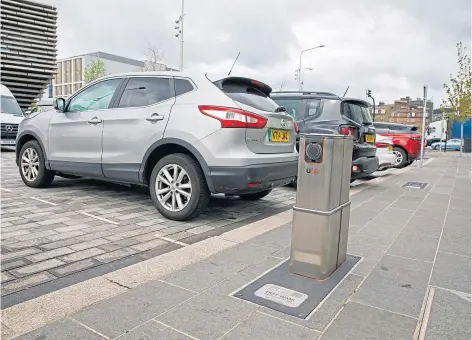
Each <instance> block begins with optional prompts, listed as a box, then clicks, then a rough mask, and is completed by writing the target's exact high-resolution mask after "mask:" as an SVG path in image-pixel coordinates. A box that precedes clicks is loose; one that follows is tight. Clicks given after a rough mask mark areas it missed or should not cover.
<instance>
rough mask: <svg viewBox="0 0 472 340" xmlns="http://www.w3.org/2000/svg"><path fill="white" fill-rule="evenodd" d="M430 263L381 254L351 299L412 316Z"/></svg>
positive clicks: (415, 314) (429, 269)
mask: <svg viewBox="0 0 472 340" xmlns="http://www.w3.org/2000/svg"><path fill="white" fill-rule="evenodd" d="M431 267H432V264H429V263H426V262H423V261H417V260H409V259H404V258H398V257H393V256H389V255H384V256H383V257H382V259H381V260H380V262H379V263H378V264H377V266H376V267H375V268H374V270H373V271H372V272H371V273H370V275H369V276H368V277H367V278H366V280H365V281H364V283H363V284H362V285H361V286H360V287H359V289H358V291H357V292H356V294H354V296H353V297H352V300H353V301H358V302H360V303H364V304H367V305H370V306H374V307H378V308H382V309H386V310H388V311H392V312H395V313H400V314H403V315H407V316H411V317H413V318H416V317H418V315H419V313H420V310H421V306H422V303H423V298H424V294H425V291H426V288H427V285H428V280H429V275H430V271H431Z"/></svg>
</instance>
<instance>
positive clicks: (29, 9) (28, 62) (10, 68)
mask: <svg viewBox="0 0 472 340" xmlns="http://www.w3.org/2000/svg"><path fill="white" fill-rule="evenodd" d="M0 8H1V17H2V20H1V31H2V34H1V39H0V40H1V44H0V52H1V82H2V84H3V85H5V86H7V87H8V88H9V89H10V91H11V92H12V93H13V95H14V96H15V98H16V100H17V101H18V103H19V104H20V106H21V107H22V108H28V107H29V106H31V104H32V103H33V102H34V101H35V100H36V99H37V98H40V97H41V96H42V95H43V92H44V90H45V89H46V88H47V86H48V84H49V82H50V80H51V79H52V77H53V74H55V72H56V55H57V49H56V43H57V33H56V29H57V23H56V22H57V9H56V7H54V6H50V5H45V4H41V3H38V2H34V1H29V0H1V1H0Z"/></svg>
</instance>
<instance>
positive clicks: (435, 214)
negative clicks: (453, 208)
mask: <svg viewBox="0 0 472 340" xmlns="http://www.w3.org/2000/svg"><path fill="white" fill-rule="evenodd" d="M415 216H419V217H427V218H436V219H439V220H441V219H442V220H444V218H445V217H446V211H445V210H442V209H441V210H437V209H428V208H420V209H418V210H417V211H416V212H415Z"/></svg>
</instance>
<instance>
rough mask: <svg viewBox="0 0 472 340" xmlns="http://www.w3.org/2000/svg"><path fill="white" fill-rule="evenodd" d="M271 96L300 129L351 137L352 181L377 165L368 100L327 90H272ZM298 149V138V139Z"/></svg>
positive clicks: (369, 172) (376, 167) (373, 130)
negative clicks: (352, 142) (352, 147)
mask: <svg viewBox="0 0 472 340" xmlns="http://www.w3.org/2000/svg"><path fill="white" fill-rule="evenodd" d="M270 96H271V98H272V99H273V100H274V101H275V102H276V103H277V104H279V105H280V106H283V107H285V109H286V110H287V113H288V114H289V115H290V116H292V117H293V118H294V119H295V120H296V121H297V124H298V128H299V130H300V133H324V134H343V135H352V136H353V137H354V149H353V152H352V168H351V181H354V180H356V179H358V178H362V177H365V176H367V175H369V174H371V173H373V172H374V171H376V170H377V169H378V165H379V161H378V158H377V157H376V156H375V152H376V148H375V128H374V126H373V124H372V119H371V117H370V113H369V110H368V104H367V102H365V101H363V100H360V99H353V98H344V97H343V98H341V97H339V96H337V95H335V94H332V93H328V92H272V93H271V95H270ZM297 150H298V141H297Z"/></svg>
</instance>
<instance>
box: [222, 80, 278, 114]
mask: <svg viewBox="0 0 472 340" xmlns="http://www.w3.org/2000/svg"><path fill="white" fill-rule="evenodd" d="M258 84H261V86H258ZM215 85H216V86H218V87H219V88H220V89H221V90H222V91H223V92H224V93H225V94H226V95H227V96H228V97H230V98H231V99H233V100H235V101H237V102H239V103H242V104H245V105H249V106H251V107H254V108H256V109H258V110H262V111H267V112H275V110H276V109H277V108H278V107H279V105H277V104H276V103H275V102H274V101H273V100H272V99H271V98H270V97H269V95H268V94H269V93H270V90H271V89H270V87H269V88H268V90H266V88H265V86H264V84H262V83H259V82H257V81H253V80H250V79H246V78H236V77H235V78H229V79H224V80H222V81H218V82H215ZM264 90H266V91H268V92H269V93H265V92H263V91H264Z"/></svg>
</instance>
